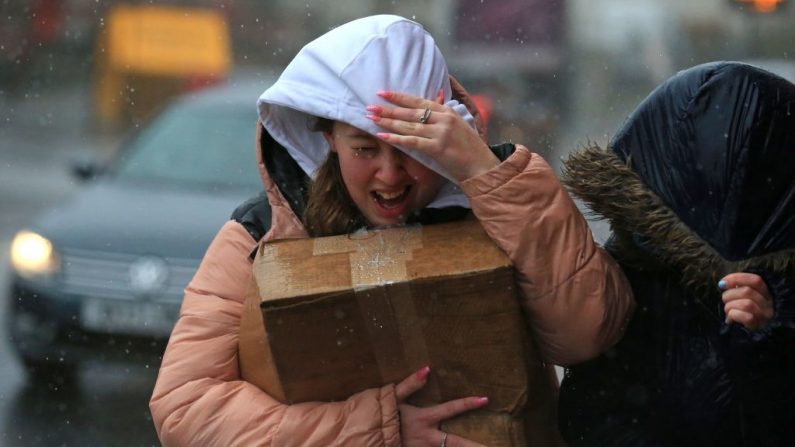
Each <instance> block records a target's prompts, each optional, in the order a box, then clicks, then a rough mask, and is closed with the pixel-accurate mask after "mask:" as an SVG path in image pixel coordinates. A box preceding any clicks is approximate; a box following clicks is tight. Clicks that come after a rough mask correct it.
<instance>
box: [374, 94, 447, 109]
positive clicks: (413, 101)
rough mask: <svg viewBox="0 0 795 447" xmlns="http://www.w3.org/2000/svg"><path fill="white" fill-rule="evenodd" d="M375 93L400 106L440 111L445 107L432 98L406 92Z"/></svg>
mask: <svg viewBox="0 0 795 447" xmlns="http://www.w3.org/2000/svg"><path fill="white" fill-rule="evenodd" d="M376 94H377V95H378V96H380V97H382V98H384V99H385V100H387V101H389V102H390V103H392V104H395V105H396V106H400V107H406V108H410V109H425V108H426V107H427V108H429V109H431V110H432V111H434V112H437V111H438V112H441V111H443V110H444V108H445V106H443V105H442V104H440V103H438V102H436V101H434V100H430V99H425V98H421V97H419V96H414V95H409V94H407V93H400V92H391V91H380V92H378V93H376Z"/></svg>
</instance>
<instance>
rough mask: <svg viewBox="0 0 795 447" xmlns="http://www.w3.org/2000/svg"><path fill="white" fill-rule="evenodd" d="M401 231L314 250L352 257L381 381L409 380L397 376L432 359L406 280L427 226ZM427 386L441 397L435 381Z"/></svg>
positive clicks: (360, 234)
mask: <svg viewBox="0 0 795 447" xmlns="http://www.w3.org/2000/svg"><path fill="white" fill-rule="evenodd" d="M400 230H401V231H390V232H379V231H366V230H361V231H357V232H355V233H351V234H350V235H349V236H348V238H347V239H341V238H318V239H316V240H315V243H314V247H313V255H315V256H322V255H327V254H335V253H349V259H350V268H351V270H350V271H351V286H352V288H353V290H354V294H355V296H356V300H357V302H358V304H359V308H360V309H361V312H362V315H363V317H364V318H365V323H366V327H367V330H368V335H369V339H370V340H371V343H372V345H373V352H374V354H375V357H376V362H377V364H378V368H379V371H380V374H381V377H382V378H383V379H384V380H385V381H388V382H398V381H400V380H403V379H404V378H405V377H401V376H396V372H405V371H412V370H413V369H416V368H419V367H420V366H422V365H425V364H427V362H428V359H429V355H428V347H427V345H426V343H425V338H424V337H423V334H422V331H421V330H418V327H417V324H418V323H417V322H418V320H419V318H418V316H417V312H416V310H415V308H414V300H413V297H412V296H411V294H412V292H411V286H410V285H409V284H408V283H407V282H406V281H407V280H409V279H410V278H409V274H408V272H407V270H406V263H407V262H408V261H410V260H411V259H412V254H413V252H414V250H416V249H419V248H422V227H421V226H419V225H416V226H406V227H401V228H400ZM378 316H380V317H378ZM395 341H397V342H398V343H395ZM427 388H428V389H427V390H426V392H427V393H429V395H431V396H433V397H438V395H439V390H438V386H437V385H436V384H435V382H433V383H431V384H429V385H428V386H427Z"/></svg>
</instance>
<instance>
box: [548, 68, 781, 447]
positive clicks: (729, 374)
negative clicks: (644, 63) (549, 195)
mask: <svg viewBox="0 0 795 447" xmlns="http://www.w3.org/2000/svg"><path fill="white" fill-rule="evenodd" d="M564 183H566V185H567V186H568V187H569V188H570V190H571V191H572V192H573V193H574V194H575V195H577V196H579V197H580V198H581V199H583V200H584V201H585V202H586V203H587V204H588V206H589V207H590V208H591V210H592V211H593V212H594V214H596V215H599V216H602V217H604V218H607V219H608V220H609V221H610V223H611V227H612V235H611V237H610V239H609V240H608V242H607V244H606V246H607V249H608V251H609V252H610V253H611V254H613V256H614V257H615V258H616V260H618V261H619V264H620V265H621V266H622V268H623V269H624V271H625V273H626V274H627V276H628V277H629V279H630V282H631V284H632V288H633V291H634V294H635V298H636V300H637V305H638V308H637V311H636V312H635V315H634V316H633V319H632V321H631V322H630V325H629V327H628V329H627V332H626V334H625V336H624V338H623V339H622V341H620V342H619V343H618V344H617V345H616V346H615V347H614V348H612V349H610V350H609V351H607V352H606V353H605V354H603V355H602V356H600V357H598V358H597V359H595V360H592V361H588V362H585V363H582V364H579V365H576V366H573V367H570V368H569V369H567V371H566V373H565V377H564V379H563V382H562V388H561V393H560V403H559V422H560V429H561V431H562V433H563V435H564V437H565V439H566V441H567V442H568V443H569V444H570V445H572V446H579V445H586V446H633V447H639V446H690V445H699V446H704V445H720V446H722V447H727V446H783V445H793V443H794V442H795V85H793V84H792V83H790V82H788V81H786V80H784V79H782V78H780V77H778V76H776V75H773V74H771V73H768V72H766V71H764V70H761V69H759V68H756V67H753V66H750V65H746V64H741V63H736V62H715V63H709V64H704V65H699V66H696V67H693V68H691V69H688V70H685V71H682V72H680V73H678V74H677V75H675V76H673V77H672V78H671V79H669V80H667V81H666V82H664V83H663V84H662V85H660V86H659V87H658V88H656V89H655V90H654V91H653V92H652V93H651V94H650V95H649V97H648V98H646V99H645V100H644V101H643V102H642V103H641V104H640V105H639V107H638V108H637V109H636V110H635V111H634V112H633V113H632V114H631V115H630V117H629V118H628V120H627V121H626V123H625V124H624V126H623V127H622V129H621V130H620V131H619V132H618V134H617V135H616V136H615V138H614V139H613V140H612V141H611V143H610V145H609V148H608V149H606V150H604V149H600V148H598V147H590V148H584V149H582V150H580V151H577V152H575V153H573V154H572V155H571V156H570V157H569V158H568V159H567V161H566V163H565V167H564Z"/></svg>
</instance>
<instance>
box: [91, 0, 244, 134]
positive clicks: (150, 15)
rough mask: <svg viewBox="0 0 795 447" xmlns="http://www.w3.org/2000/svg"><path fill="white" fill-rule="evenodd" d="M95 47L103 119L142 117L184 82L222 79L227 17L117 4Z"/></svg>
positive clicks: (226, 67)
mask: <svg viewBox="0 0 795 447" xmlns="http://www.w3.org/2000/svg"><path fill="white" fill-rule="evenodd" d="M96 52H97V54H96V70H97V73H96V75H97V76H96V79H95V88H96V90H95V91H96V104H97V111H98V114H99V118H100V119H101V120H103V121H104V122H105V124H120V122H121V121H124V119H123V118H124V117H128V118H129V116H132V115H137V116H147V115H148V114H149V113H150V112H151V111H152V110H155V109H157V108H158V106H159V104H160V103H162V102H163V101H165V100H167V99H168V98H170V97H173V96H174V95H176V94H178V93H179V92H180V90H181V89H182V88H183V86H184V85H185V84H186V83H188V82H190V81H192V80H196V79H203V80H220V79H224V78H226V77H227V76H228V74H229V71H230V70H231V67H232V50H231V39H230V33H229V28H228V25H227V23H226V20H225V19H224V17H223V15H222V14H221V13H220V12H218V11H215V10H212V9H206V8H194V7H174V6H147V5H144V6H133V5H119V6H116V7H114V8H113V9H112V10H111V11H110V13H109V14H108V16H107V18H106V19H105V26H104V29H103V32H102V33H101V34H100V37H99V41H98V44H97V48H96Z"/></svg>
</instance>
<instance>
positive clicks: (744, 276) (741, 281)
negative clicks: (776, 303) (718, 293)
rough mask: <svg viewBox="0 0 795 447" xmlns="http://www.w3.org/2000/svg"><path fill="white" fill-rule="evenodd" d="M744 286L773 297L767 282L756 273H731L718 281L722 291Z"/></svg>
mask: <svg viewBox="0 0 795 447" xmlns="http://www.w3.org/2000/svg"><path fill="white" fill-rule="evenodd" d="M743 286H747V287H750V288H752V289H754V290H756V291H757V292H759V293H760V294H762V295H763V296H766V297H771V295H770V291H769V290H768V289H767V284H765V281H764V280H763V279H762V277H761V276H759V275H756V274H754V273H745V272H737V273H730V274H728V275H726V276H724V277H723V279H721V280H720V281H718V287H719V288H720V289H721V290H729V289H734V288H739V287H743Z"/></svg>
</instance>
